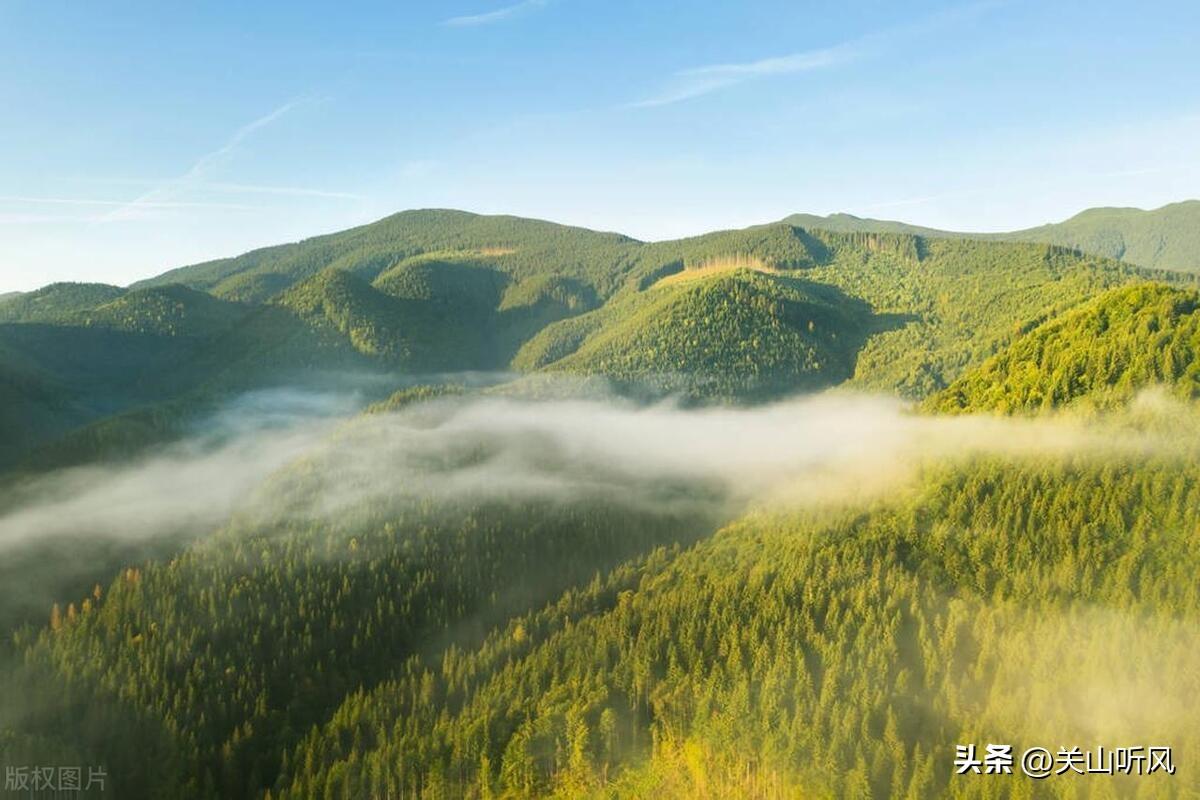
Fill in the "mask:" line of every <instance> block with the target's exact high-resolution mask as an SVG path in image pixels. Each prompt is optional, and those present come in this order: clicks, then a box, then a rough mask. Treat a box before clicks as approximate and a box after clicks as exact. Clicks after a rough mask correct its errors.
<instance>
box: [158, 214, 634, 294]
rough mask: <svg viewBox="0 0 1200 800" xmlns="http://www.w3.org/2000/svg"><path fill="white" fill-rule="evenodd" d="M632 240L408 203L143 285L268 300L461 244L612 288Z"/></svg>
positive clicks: (524, 267) (512, 264) (508, 267)
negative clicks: (313, 281)
mask: <svg viewBox="0 0 1200 800" xmlns="http://www.w3.org/2000/svg"><path fill="white" fill-rule="evenodd" d="M632 244H635V242H634V241H633V240H632V239H629V238H627V237H624V236H620V235H618V234H612V233H598V232H595V231H589V230H586V229H583V228H572V227H569V226H565V225H556V224H554V223H550V222H542V221H539V220H527V219H521V218H518V217H507V216H482V215H478V214H470V213H467V212H464V211H443V210H421V211H405V212H401V213H399V214H395V215H393V216H390V217H387V218H385V219H382V220H379V221H378V222H374V223H371V224H369V225H364V226H362V227H359V228H353V229H351V230H347V231H342V232H339V233H334V234H329V235H326V236H318V237H314V238H312V239H306V240H304V241H302V242H297V243H294V244H286V245H279V246H276V247H268V248H264V249H262V250H255V251H252V252H250V253H246V254H245V255H242V256H238V257H236V258H229V259H222V260H219V261H213V262H208V263H205V264H197V265H194V266H190V267H183V268H180V269H177V270H172V271H171V272H167V273H165V274H164V275H161V276H159V277H157V278H154V279H152V280H150V281H146V282H144V284H142V285H154V284H161V283H184V284H186V285H188V286H192V287H194V288H197V289H204V290H206V291H212V292H214V293H216V294H218V295H228V296H231V297H236V298H238V299H242V300H252V301H263V300H266V299H268V298H269V297H271V296H272V295H274V294H277V293H278V292H279V291H281V290H283V289H285V288H287V287H288V286H290V285H292V284H295V283H297V282H298V281H300V280H303V279H305V278H308V277H311V276H313V275H315V274H316V273H318V272H320V271H321V270H323V269H326V268H328V267H335V268H338V269H343V270H346V271H347V272H352V273H354V274H356V275H358V276H360V277H362V278H364V279H365V280H367V281H371V280H373V279H374V278H376V277H377V276H379V275H380V274H382V273H383V272H385V271H387V270H388V269H390V268H392V267H394V266H395V265H397V264H398V263H400V262H402V261H404V260H405V259H408V258H411V257H413V256H418V255H421V254H426V253H434V252H455V253H459V254H461V255H463V256H468V255H469V256H472V257H474V258H476V259H480V260H485V261H487V262H488V263H491V264H494V265H495V267H496V268H497V269H499V270H501V271H503V272H505V273H506V274H509V275H511V276H513V278H514V279H516V280H521V279H524V278H529V277H536V276H537V275H543V274H547V273H554V274H561V275H564V276H568V277H573V278H576V279H579V280H582V281H584V282H586V283H588V284H589V285H592V286H594V287H596V288H597V289H598V290H599V291H601V292H602V293H607V292H609V291H611V290H612V288H613V287H614V286H615V285H616V284H617V283H619V281H620V279H621V277H622V274H623V272H624V270H623V268H622V263H623V262H624V260H625V259H626V258H627V254H628V249H629V246H630V245H632Z"/></svg>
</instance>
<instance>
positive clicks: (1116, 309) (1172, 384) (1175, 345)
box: [927, 284, 1200, 413]
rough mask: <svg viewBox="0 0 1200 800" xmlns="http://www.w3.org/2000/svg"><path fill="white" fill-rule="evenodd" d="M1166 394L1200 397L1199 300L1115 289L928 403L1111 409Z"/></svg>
mask: <svg viewBox="0 0 1200 800" xmlns="http://www.w3.org/2000/svg"><path fill="white" fill-rule="evenodd" d="M1152 386H1161V387H1164V388H1165V389H1167V390H1168V391H1169V392H1171V393H1173V394H1175V395H1177V396H1178V397H1181V398H1184V399H1188V398H1194V397H1197V396H1200V295H1198V294H1197V293H1196V292H1195V291H1191V290H1180V289H1173V288H1170V287H1167V286H1162V285H1158V284H1143V285H1139V286H1131V287H1125V288H1120V289H1114V290H1112V291H1109V292H1106V293H1104V294H1103V295H1101V296H1099V297H1097V298H1095V299H1094V300H1092V301H1089V302H1088V303H1086V304H1084V305H1083V306H1082V307H1080V308H1077V309H1073V310H1071V311H1068V312H1066V313H1064V314H1062V315H1060V316H1058V317H1055V318H1053V319H1051V320H1049V321H1048V322H1045V323H1043V324H1042V325H1040V326H1038V327H1037V328H1035V329H1033V330H1032V331H1030V332H1029V333H1027V334H1025V335H1023V336H1021V337H1020V338H1018V339H1017V340H1016V341H1015V342H1013V344H1012V345H1011V346H1009V347H1008V348H1006V349H1005V350H1003V351H1002V352H1001V353H999V354H998V355H996V356H995V357H993V358H991V359H989V360H988V361H986V362H984V363H983V364H982V365H980V366H979V367H976V368H975V369H972V370H970V371H969V372H967V373H966V374H965V375H963V376H962V377H960V378H959V379H958V380H956V381H955V382H954V383H952V384H951V385H950V386H949V387H947V388H946V389H945V390H944V391H943V392H941V393H939V394H937V395H935V396H934V397H933V398H931V399H930V400H929V402H928V404H927V405H928V406H929V407H930V408H931V409H934V410H937V411H949V412H964V411H1002V412H1006V413H1014V412H1031V411H1037V410H1040V409H1048V408H1055V407H1063V406H1070V405H1088V406H1090V407H1100V408H1104V407H1112V406H1115V405H1119V404H1122V403H1125V402H1127V401H1128V400H1130V398H1131V397H1133V396H1134V394H1136V393H1137V392H1138V391H1139V390H1142V389H1145V388H1148V387H1152Z"/></svg>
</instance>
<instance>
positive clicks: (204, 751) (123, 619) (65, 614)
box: [0, 418, 715, 798]
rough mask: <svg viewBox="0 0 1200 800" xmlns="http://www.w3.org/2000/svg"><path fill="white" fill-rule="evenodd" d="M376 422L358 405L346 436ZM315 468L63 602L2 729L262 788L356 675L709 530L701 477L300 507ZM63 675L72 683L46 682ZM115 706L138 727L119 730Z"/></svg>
mask: <svg viewBox="0 0 1200 800" xmlns="http://www.w3.org/2000/svg"><path fill="white" fill-rule="evenodd" d="M373 430H374V428H373V427H372V422H371V419H370V418H368V419H367V420H366V421H365V422H364V423H362V427H361V428H355V427H352V428H351V429H349V430H348V431H347V432H346V433H345V434H344V435H346V436H350V437H354V436H356V435H357V436H365V437H372V436H373V435H374V434H373ZM350 452H354V450H353V449H352V450H350ZM547 457H551V458H553V457H554V455H553V454H552V453H547ZM487 458H488V454H487V452H486V449H484V450H478V449H474V448H468V449H465V450H464V451H463V452H462V454H461V455H460V456H457V457H456V459H461V461H460V463H457V464H448V463H442V462H438V463H433V462H431V463H430V464H429V469H430V470H438V469H447V470H448V469H452V468H462V467H465V466H468V465H469V464H470V463H472V462H475V461H478V462H479V463H486V461H487ZM319 463H320V456H319V454H318V456H317V457H316V458H315V460H313V461H307V460H306V461H304V462H301V463H298V464H297V465H295V466H294V467H293V468H291V469H289V470H286V471H284V472H283V473H281V474H279V475H277V476H276V477H275V478H274V479H272V481H271V482H270V483H269V485H268V486H267V487H264V490H265V491H268V492H269V493H270V496H271V497H273V498H274V500H273V502H275V503H277V504H278V505H277V506H276V508H277V510H278V511H277V513H276V514H273V515H271V516H270V517H269V518H268V520H267V521H265V522H263V521H260V520H259V518H258V517H257V516H256V515H254V514H246V515H243V516H241V517H239V518H238V519H235V520H234V521H233V523H231V525H230V526H229V527H228V528H226V529H225V530H223V531H220V532H218V533H216V534H215V535H213V536H212V537H211V538H209V539H206V540H204V541H202V542H200V543H198V544H197V545H196V546H194V547H193V548H191V549H189V550H188V551H186V552H185V553H183V554H182V555H180V556H179V557H177V558H174V559H171V560H169V561H168V562H166V563H162V564H157V565H147V566H143V567H139V568H136V569H131V570H126V571H123V572H122V573H121V574H120V575H119V576H118V577H117V579H116V580H115V581H113V582H112V583H111V584H109V585H107V586H105V587H102V588H101V590H100V591H98V592H96V593H94V594H93V595H90V596H89V597H88V598H87V599H86V600H84V601H82V602H80V601H78V600H77V601H76V602H75V603H74V604H73V605H71V606H70V607H67V606H65V605H64V607H63V608H62V609H61V617H62V624H58V623H57V622H55V623H53V624H52V625H51V627H50V629H48V631H47V632H46V633H44V634H39V635H38V636H37V637H36V638H32V639H26V638H23V639H22V646H25V647H28V648H29V650H28V653H29V656H30V658H31V659H32V660H30V661H29V662H27V663H28V669H26V670H23V671H21V672H20V673H19V674H17V675H16V676H13V677H10V678H9V680H10V681H11V683H9V684H8V685H6V686H4V687H0V688H5V689H6V690H7V691H9V692H10V695H9V696H13V697H22V698H25V699H26V700H27V701H29V702H21V703H14V704H12V705H10V706H9V707H8V708H7V709H5V713H0V729H2V728H3V727H4V726H5V725H6V724H7V725H10V726H13V725H16V726H18V727H19V729H20V730H21V731H23V732H24V734H25V735H26V736H27V737H34V738H50V739H55V738H62V737H63V731H64V730H67V729H65V728H63V724H64V722H65V720H68V719H71V720H75V724H73V725H71V726H70V728H69V736H68V737H67V738H68V739H69V740H70V741H71V742H72V743H74V746H77V747H84V748H85V749H86V750H87V751H88V752H89V753H91V754H92V755H93V756H94V757H95V758H98V759H101V760H103V761H104V763H108V764H110V765H112V769H111V772H112V774H113V775H114V776H115V775H118V774H119V775H120V776H121V777H120V778H119V781H120V784H119V786H120V789H119V791H120V794H121V796H122V797H160V796H163V795H164V794H170V795H171V796H176V797H223V798H235V797H252V796H256V795H257V793H258V791H259V790H260V789H261V788H263V787H265V786H267V785H269V784H270V783H272V782H273V781H274V779H275V777H274V776H275V774H276V772H277V771H278V769H279V768H280V763H281V762H280V759H281V757H282V756H283V754H284V753H285V752H286V751H287V750H288V749H290V748H291V747H293V746H294V745H296V744H297V743H298V742H299V739H300V737H301V736H302V735H303V734H304V733H305V732H306V731H307V730H309V728H310V727H311V726H313V725H314V724H317V723H319V722H321V721H323V720H324V719H326V718H327V716H328V714H329V713H330V712H331V711H332V710H333V709H334V708H336V706H337V705H338V704H339V703H340V702H341V700H342V698H343V697H344V696H345V695H346V694H347V693H348V692H351V691H353V690H354V689H355V688H356V687H357V686H360V685H369V684H373V683H375V682H378V681H380V680H382V679H385V678H387V677H389V676H391V675H393V674H395V672H396V670H397V669H398V668H399V667H400V666H401V665H402V664H403V663H404V662H405V661H406V660H407V658H408V657H409V656H413V655H418V654H424V653H432V652H437V651H439V650H440V649H441V648H444V647H446V646H456V645H457V646H469V645H471V644H472V643H473V642H477V641H479V640H480V639H481V638H482V637H483V636H484V635H485V634H486V632H487V631H488V630H489V629H491V628H492V627H493V626H495V625H497V624H501V623H503V622H504V620H506V619H507V618H508V617H509V616H511V615H513V614H516V613H523V612H524V611H525V610H527V609H529V608H536V607H538V606H540V605H542V604H544V603H546V602H548V601H550V600H551V599H553V598H554V597H556V596H557V595H558V594H560V593H561V592H563V591H566V590H569V589H570V588H571V587H573V586H577V585H581V584H584V583H586V582H587V581H589V580H591V579H592V578H593V576H594V575H595V574H596V572H597V570H599V571H606V570H607V569H609V568H611V567H613V566H615V565H616V564H618V563H620V562H621V561H623V560H625V559H627V558H630V557H632V556H635V555H636V554H638V553H641V552H645V551H647V550H650V549H653V548H654V547H656V546H659V545H664V544H670V543H673V542H679V541H692V540H694V539H695V538H696V537H698V536H701V535H703V534H704V533H705V532H707V531H708V530H711V528H712V527H713V526H714V525H715V519H714V517H713V516H712V514H711V513H710V512H706V511H703V510H702V509H704V508H705V507H706V506H705V505H704V504H703V502H701V503H694V504H693V503H683V502H680V501H681V500H682V499H683V498H687V497H692V498H696V499H697V500H703V499H704V497H705V495H706V492H705V490H704V489H703V488H702V487H681V486H672V485H667V484H665V483H664V484H663V485H662V486H661V487H659V488H657V489H656V488H655V487H644V488H642V489H641V490H639V492H637V493H630V494H629V495H627V494H625V493H622V491H620V489H619V487H617V486H616V485H610V484H609V483H608V482H607V481H598V483H597V488H596V490H595V491H594V492H591V493H589V495H588V496H586V497H580V498H578V500H577V502H571V503H567V504H563V503H559V502H557V501H555V500H552V499H548V500H545V501H543V500H537V499H522V498H520V497H513V498H512V499H511V500H508V499H504V498H489V497H488V496H486V495H479V496H475V497H473V496H470V495H466V494H464V495H461V496H457V497H455V498H454V500H453V502H452V503H437V502H431V501H430V499H429V498H424V497H421V496H420V495H413V496H410V495H407V494H404V493H402V492H400V491H396V492H393V493H389V494H388V495H387V496H381V497H378V498H376V499H374V500H370V501H364V502H359V503H356V504H355V506H354V507H353V508H351V509H346V510H345V511H344V512H343V513H339V514H336V515H333V516H325V515H323V514H315V515H312V516H310V515H309V514H312V513H313V512H315V511H316V510H317V508H318V507H319V505H320V503H321V502H322V500H321V498H322V495H321V491H322V488H323V486H322V482H321V481H322V480H323V478H322V474H323V472H322V470H321V469H320V468H319ZM564 468H570V467H569V465H566V464H564ZM597 477H600V476H597ZM658 492H661V495H660V494H658ZM632 494H638V495H639V496H645V497H648V498H661V499H662V500H664V501H665V500H669V499H674V500H675V501H676V502H675V503H674V504H672V503H670V502H661V503H649V504H646V503H636V502H634V501H633V499H632V496H630V495H632ZM656 506H657V507H656ZM56 619H57V618H56ZM97 648H98V649H97ZM89 653H90V654H91V655H88V654H89ZM100 654H103V655H100ZM98 655H100V657H99V658H97V656H98ZM67 674H69V675H72V676H74V678H73V679H72V680H71V682H70V685H69V686H64V685H62V684H61V683H59V682H58V681H56V680H55V679H54V678H53V677H52V676H54V675H67ZM216 698H221V699H219V700H217V699H216ZM128 719H134V720H141V721H142V723H141V727H139V728H138V729H136V730H132V731H129V732H128V733H127V734H126V735H123V736H121V737H113V736H112V735H111V732H112V730H113V729H114V728H113V726H114V725H117V724H121V723H122V721H124V720H128ZM146 753H154V754H155V755H156V757H155V759H147V758H146Z"/></svg>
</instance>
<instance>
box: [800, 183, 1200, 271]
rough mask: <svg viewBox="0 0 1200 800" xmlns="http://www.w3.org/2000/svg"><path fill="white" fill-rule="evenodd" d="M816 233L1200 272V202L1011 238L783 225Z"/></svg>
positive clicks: (814, 222) (1093, 211) (877, 225)
mask: <svg viewBox="0 0 1200 800" xmlns="http://www.w3.org/2000/svg"><path fill="white" fill-rule="evenodd" d="M783 221H784V222H786V223H788V224H791V225H799V226H801V227H804V228H808V229H811V230H827V231H835V232H839V233H854V232H862V233H908V234H915V235H919V236H925V237H928V238H937V239H980V240H992V241H1006V242H1040V243H1044V244H1053V245H1058V246H1060V247H1067V248H1070V249H1073V250H1079V251H1081V252H1084V253H1089V254H1091V255H1096V256H1103V257H1104V258H1112V259H1116V260H1120V261H1125V262H1127V263H1129V264H1136V265H1137V266H1140V267H1148V268H1153V269H1167V270H1173V271H1178V272H1190V273H1195V272H1200V200H1185V201H1183V202H1181V203H1171V204H1169V205H1165V206H1163V207H1162V208H1156V209H1152V210H1144V209H1140V208H1089V209H1087V210H1085V211H1082V212H1080V213H1078V214H1076V215H1075V216H1073V217H1071V218H1070V219H1068V220H1065V221H1063V222H1056V223H1051V224H1048V225H1039V226H1038V227H1036V228H1026V229H1024V230H1019V231H1010V232H1005V233H966V232H954V231H943V230H937V229H935V228H924V227H921V226H919V225H909V224H908V223H905V222H895V221H892V220H879V219H869V218H862V217H855V216H853V215H850V214H830V215H829V216H825V217H822V216H818V215H816V214H793V215H791V216H789V217H787V218H785V219H784V220H783Z"/></svg>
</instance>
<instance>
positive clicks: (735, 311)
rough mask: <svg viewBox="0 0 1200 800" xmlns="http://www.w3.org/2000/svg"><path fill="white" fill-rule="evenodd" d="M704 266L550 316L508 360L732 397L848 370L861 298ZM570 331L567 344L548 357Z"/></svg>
mask: <svg viewBox="0 0 1200 800" xmlns="http://www.w3.org/2000/svg"><path fill="white" fill-rule="evenodd" d="M701 273H702V274H701V277H698V278H695V279H692V280H687V281H672V280H671V278H667V279H664V280H663V281H661V282H660V283H659V284H658V285H655V286H653V287H651V288H649V289H647V290H645V291H643V292H640V293H637V294H631V295H627V296H624V297H621V298H619V299H616V300H613V301H611V302H610V303H609V304H607V305H606V306H605V307H604V308H602V309H600V310H598V311H595V312H592V313H591V314H590V315H586V316H585V317H579V318H575V319H571V320H567V321H565V322H560V323H557V324H556V325H553V326H551V327H550V328H548V329H547V330H545V331H543V332H542V333H541V334H539V335H538V336H537V337H535V339H534V340H533V341H531V342H530V343H529V344H528V345H527V346H526V347H525V348H524V349H523V350H522V351H521V352H520V353H519V354H518V356H517V358H516V360H515V361H514V364H515V365H516V366H518V367H531V368H536V367H546V368H548V369H549V370H551V371H556V372H557V371H565V372H571V373H578V374H599V375H604V376H607V377H610V378H614V379H616V380H618V381H623V382H627V383H630V384H637V383H651V384H653V383H656V382H657V383H659V384H661V386H662V388H664V389H667V390H671V389H674V390H678V391H684V392H687V393H694V394H697V395H700V396H705V397H727V398H731V399H737V398H752V397H756V396H759V397H763V396H765V397H770V396H778V395H780V394H783V393H786V392H789V391H802V390H814V389H819V388H823V387H826V386H831V385H834V384H837V383H840V382H842V381H844V380H846V379H847V378H849V377H850V375H852V374H853V371H854V358H855V354H856V352H857V350H858V348H859V347H861V345H862V342H863V340H864V339H865V338H866V336H867V333H868V332H869V331H870V330H871V326H872V325H873V324H874V323H873V321H872V318H871V314H870V312H869V311H868V309H867V307H866V306H865V304H863V303H861V302H856V301H854V300H852V299H850V298H847V297H845V296H844V295H841V294H840V293H839V292H837V291H835V290H832V289H831V287H828V286H822V285H818V284H811V283H808V282H806V281H804V280H800V279H798V278H793V277H787V276H784V275H778V274H762V273H759V272H756V271H753V270H749V269H744V268H740V269H735V270H734V271H731V272H723V273H718V274H715V275H712V276H709V275H707V274H704V272H703V270H701ZM672 277H675V276H672ZM572 340H578V344H577V346H576V347H575V348H574V349H573V351H571V352H570V353H569V354H566V355H564V356H563V357H561V358H557V359H556V358H553V356H554V355H555V354H557V353H560V352H564V351H566V350H567V348H568V347H569V345H570V344H571V343H572Z"/></svg>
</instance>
